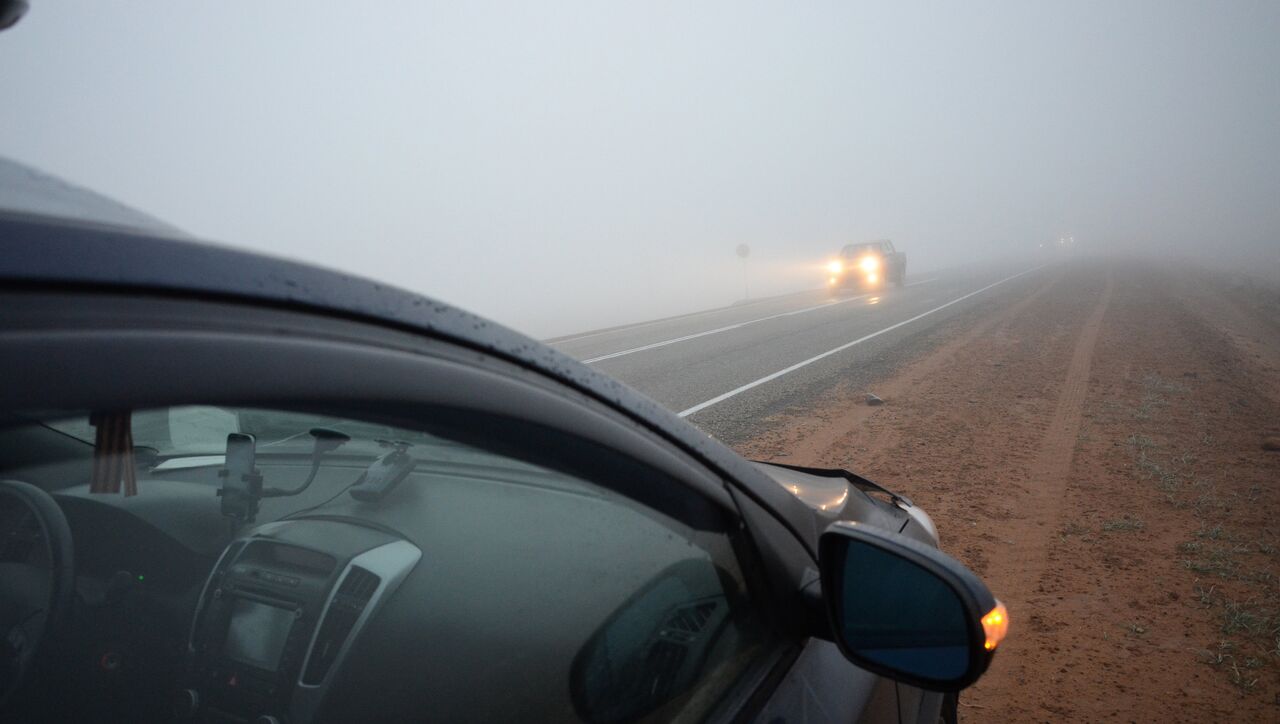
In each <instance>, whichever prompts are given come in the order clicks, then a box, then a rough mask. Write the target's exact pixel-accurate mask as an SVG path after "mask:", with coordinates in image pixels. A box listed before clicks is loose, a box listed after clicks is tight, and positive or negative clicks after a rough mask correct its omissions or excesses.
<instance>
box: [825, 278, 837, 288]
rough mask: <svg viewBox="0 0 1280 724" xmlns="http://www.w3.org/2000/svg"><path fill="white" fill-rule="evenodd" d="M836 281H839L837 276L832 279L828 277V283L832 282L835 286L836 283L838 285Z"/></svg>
mask: <svg viewBox="0 0 1280 724" xmlns="http://www.w3.org/2000/svg"><path fill="white" fill-rule="evenodd" d="M836 281H837V280H836V278H835V277H831V278H830V279H828V280H827V283H828V284H830V285H831V286H835V285H836Z"/></svg>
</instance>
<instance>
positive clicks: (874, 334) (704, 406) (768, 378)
mask: <svg viewBox="0 0 1280 724" xmlns="http://www.w3.org/2000/svg"><path fill="white" fill-rule="evenodd" d="M1046 266H1048V264H1041V265H1040V266H1037V267H1032V268H1031V269H1028V270H1026V271H1023V272H1018V273H1017V274H1014V275H1013V276H1009V277H1005V278H1004V279H1001V280H1000V281H998V282H993V283H991V284H988V285H987V286H985V287H983V288H981V289H979V290H977V291H973V292H969V293H968V294H966V295H964V296H962V297H956V298H955V299H952V300H951V301H949V302H947V303H946V304H940V305H938V306H936V307H934V308H933V309H930V310H929V311H927V312H922V313H920V314H917V315H916V316H914V317H912V318H910V319H905V320H903V321H901V322H898V323H897V324H893V325H890V326H888V327H885V328H884V329H882V330H880V331H879V332H872V333H871V334H868V335H867V336H865V337H859V338H858V339H855V340H853V341H852V342H845V343H844V344H842V345H840V346H839V347H836V348H835V349H829V350H827V351H826V352H823V353H822V354H819V355H814V356H813V357H810V358H809V359H807V360H805V361H803V362H797V363H795V364H793V365H791V366H790V367H786V368H784V369H780V370H778V371H777V372H774V373H773V374H770V375H765V376H764V377H761V378H760V379H758V380H756V381H755V382H748V383H747V384H745V385H743V386H741V387H739V388H737V389H733V390H729V391H728V392H726V393H724V394H723V395H716V396H715V397H712V398H711V399H710V400H707V401H706V402H700V403H698V404H696V405H694V406H693V407H690V408H689V409H687V410H684V411H683V412H681V413H680V417H688V416H690V415H692V414H694V413H695V412H701V411H702V410H705V409H707V408H708V407H711V406H712V405H716V404H719V403H721V402H724V401H725V400H727V399H729V398H730V397H735V396H737V395H740V394H742V393H743V392H746V391H747V390H749V389H751V388H753V387H759V386H760V385H763V384H764V383H766V382H772V381H773V380H776V379H778V378H779V377H781V376H783V375H786V374H790V373H792V372H795V371H796V370H798V369H800V368H801V367H807V366H809V365H811V364H813V363H814V362H817V361H818V360H821V359H825V358H827V357H830V356H831V355H833V354H837V353H839V352H843V351H845V350H846V349H849V348H850V347H852V346H854V345H857V344H862V343H863V342H866V341H867V340H869V339H872V338H874V337H879V336H880V335H882V334H884V333H886V332H892V331H893V330H895V329H897V328H899V327H903V326H906V325H908V324H911V323H912V322H915V321H917V320H920V319H924V318H925V317H927V316H929V315H930V314H933V313H934V312H939V311H942V310H943V309H946V308H947V307H949V306H951V305H952V304H958V303H960V302H963V301H964V300H966V299H968V298H969V297H972V296H974V295H976V294H981V293H983V292H985V291H987V290H988V289H991V288H993V287H998V286H1000V285H1001V284H1004V283H1005V282H1007V281H1012V280H1014V279H1017V278H1018V277H1020V276H1023V275H1024V274H1030V273H1031V272H1033V271H1036V270H1037V269H1043V268H1045V267H1046Z"/></svg>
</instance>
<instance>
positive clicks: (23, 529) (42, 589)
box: [0, 480, 75, 707]
mask: <svg viewBox="0 0 1280 724" xmlns="http://www.w3.org/2000/svg"><path fill="white" fill-rule="evenodd" d="M74 593H75V562H74V558H73V555H72V545H71V529H70V528H69V527H68V526H67V519H66V516H64V515H63V514H62V509H61V508H59V507H58V504H57V503H55V502H54V501H53V498H52V497H50V496H49V494H48V493H46V492H44V491H43V490H41V489H40V488H37V487H36V486H34V485H29V484H27V483H21V482H18V481H16V480H0V636H3V638H0V707H3V706H4V704H5V703H6V702H7V701H8V699H9V697H10V695H12V694H13V693H14V692H15V691H17V690H18V688H19V687H20V686H21V685H22V684H23V682H24V681H26V679H27V677H28V676H29V674H30V671H31V668H32V662H33V661H34V660H35V656H36V652H37V651H38V650H39V648H40V644H41V642H42V641H43V640H44V639H45V636H46V635H47V634H48V633H49V632H50V631H52V630H56V629H57V627H58V626H59V625H60V624H61V623H62V621H63V620H64V619H65V618H66V615H67V611H68V610H70V608H71V601H72V596H73V595H74Z"/></svg>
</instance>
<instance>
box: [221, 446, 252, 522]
mask: <svg viewBox="0 0 1280 724" xmlns="http://www.w3.org/2000/svg"><path fill="white" fill-rule="evenodd" d="M255 457H256V451H255V440H254V437H253V435H246V434H243V433H231V434H230V435H227V455H226V459H225V465H226V466H225V467H223V468H222V469H221V470H219V471H218V477H219V478H222V487H221V488H220V489H219V490H218V497H220V498H221V499H222V514H223V515H224V516H226V517H228V518H233V519H235V520H236V522H237V523H240V524H244V523H252V522H253V521H254V519H255V518H256V517H257V515H258V501H259V500H261V499H262V473H261V472H259V471H258V469H257V468H256V467H255V466H254V462H255Z"/></svg>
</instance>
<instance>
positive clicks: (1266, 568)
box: [1064, 374, 1280, 696]
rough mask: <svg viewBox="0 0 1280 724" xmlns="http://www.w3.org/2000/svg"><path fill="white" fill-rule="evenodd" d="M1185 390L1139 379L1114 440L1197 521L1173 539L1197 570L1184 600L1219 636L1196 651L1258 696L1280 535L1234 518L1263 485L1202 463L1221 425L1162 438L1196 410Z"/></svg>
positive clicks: (1266, 676)
mask: <svg viewBox="0 0 1280 724" xmlns="http://www.w3.org/2000/svg"><path fill="white" fill-rule="evenodd" d="M1190 383H1191V384H1194V381H1191V382H1190ZM1188 389H1189V388H1187V387H1185V386H1184V385H1181V384H1178V383H1175V382H1171V381H1169V380H1166V379H1164V378H1162V377H1160V376H1159V375H1155V374H1148V375H1146V376H1145V377H1143V378H1142V381H1141V388H1140V391H1139V394H1138V400H1137V402H1136V405H1135V406H1134V407H1130V408H1128V410H1127V411H1128V412H1130V413H1131V414H1132V418H1133V419H1134V420H1137V421H1140V422H1139V423H1137V424H1136V425H1135V429H1133V430H1132V431H1131V433H1130V434H1129V435H1128V437H1127V438H1126V439H1124V441H1123V443H1116V444H1117V445H1124V446H1125V447H1127V448H1128V450H1129V452H1130V453H1131V455H1132V458H1131V459H1132V465H1133V468H1132V470H1133V476H1134V478H1135V479H1137V480H1140V481H1143V482H1147V483H1150V484H1151V485H1152V487H1153V488H1154V489H1155V491H1157V492H1158V493H1159V494H1161V495H1162V496H1163V497H1164V499H1165V500H1166V501H1167V502H1168V503H1169V504H1170V505H1171V506H1172V507H1173V508H1175V509H1178V510H1182V511H1185V512H1189V513H1190V514H1191V515H1193V516H1194V517H1195V519H1196V520H1197V524H1198V525H1199V529H1198V530H1195V531H1194V535H1193V536H1191V537H1189V538H1188V539H1187V540H1185V541H1183V542H1182V543H1179V544H1178V545H1177V546H1176V553H1175V559H1176V560H1177V562H1178V563H1179V564H1180V565H1181V567H1182V568H1184V569H1185V570H1187V571H1190V572H1191V573H1193V574H1194V575H1195V576H1196V578H1195V580H1194V581H1193V582H1192V586H1193V590H1194V595H1195V598H1194V599H1192V600H1193V601H1194V602H1193V603H1192V604H1191V605H1193V606H1197V607H1198V608H1199V609H1200V610H1202V611H1204V612H1205V615H1209V616H1212V618H1213V620H1214V622H1215V623H1216V625H1217V629H1218V635H1219V636H1220V640H1219V641H1218V642H1217V643H1216V645H1215V646H1212V647H1211V648H1210V649H1207V650H1204V651H1201V652H1200V655H1199V659H1200V661H1202V662H1203V663H1205V664H1206V665H1208V666H1210V667H1212V668H1213V669H1215V670H1218V671H1221V672H1223V674H1224V676H1225V677H1226V678H1227V679H1228V680H1229V681H1230V682H1231V683H1232V685H1233V686H1235V687H1236V688H1237V689H1238V690H1239V692H1240V694H1241V696H1246V695H1250V694H1252V695H1256V692H1257V691H1259V690H1261V689H1263V688H1265V687H1263V686H1261V685H1260V682H1262V681H1270V680H1271V678H1272V676H1273V673H1274V672H1275V671H1276V670H1277V669H1278V668H1280V580H1278V574H1280V570H1277V569H1276V558H1275V556H1277V555H1278V554H1280V536H1276V535H1275V533H1274V532H1272V531H1271V530H1270V529H1269V528H1268V527H1267V526H1256V525H1253V524H1246V523H1244V522H1242V520H1241V519H1237V518H1236V517H1235V516H1236V515H1237V514H1239V513H1241V512H1244V513H1245V514H1246V516H1247V519H1248V520H1253V518H1254V516H1253V515H1252V514H1249V512H1250V511H1254V510H1256V509H1257V505H1258V504H1259V503H1260V501H1264V500H1266V498H1267V496H1268V495H1269V492H1268V489H1267V488H1266V486H1265V484H1256V485H1247V483H1246V484H1240V482H1243V481H1240V482H1237V481H1233V480H1230V479H1227V478H1221V479H1218V478H1217V476H1218V475H1219V474H1222V473H1219V472H1218V471H1219V470H1220V466H1216V467H1210V466H1208V465H1207V464H1206V463H1203V462H1201V461H1200V459H1199V458H1200V456H1204V457H1205V458H1206V460H1209V461H1212V460H1216V458H1217V453H1216V451H1214V450H1213V449H1211V448H1213V446H1215V445H1219V444H1220V443H1219V442H1218V439H1217V437H1218V436H1217V432H1218V431H1217V430H1215V429H1214V428H1213V427H1212V426H1211V425H1209V424H1208V421H1207V419H1205V418H1204V417H1203V416H1201V417H1200V418H1199V419H1198V420H1194V422H1195V428H1194V429H1195V430H1197V432H1196V433H1195V434H1194V435H1193V437H1191V438H1189V439H1184V438H1181V437H1164V433H1163V432H1162V430H1164V429H1166V427H1167V425H1168V424H1170V423H1172V422H1177V423H1178V424H1187V423H1192V422H1193V418H1195V417H1196V416H1197V414H1199V413H1198V412H1197V411H1196V410H1184V409H1182V407H1181V404H1182V403H1181V400H1180V399H1179V397H1180V395H1181V393H1184V392H1187V391H1188ZM1129 399H1130V400H1133V398H1132V397H1130V398H1129ZM1131 404H1132V403H1131ZM1118 412H1120V414H1123V412H1122V411H1118ZM1174 416H1181V417H1176V418H1175V417H1174ZM1184 417H1185V418H1186V419H1185V420H1184V419H1183V418H1184ZM1184 429H1185V428H1184ZM1198 468H1200V469H1198ZM1206 470H1213V471H1215V472H1214V473H1213V477H1208V476H1205V475H1204V472H1205V471H1206ZM1144 517H1147V516H1144ZM1148 519H1150V518H1149V517H1148ZM1101 527H1102V531H1104V533H1119V532H1125V531H1128V532H1132V531H1139V530H1142V529H1143V521H1142V520H1141V519H1139V518H1137V517H1135V516H1133V515H1131V514H1126V515H1124V516H1123V517H1121V518H1119V519H1115V520H1108V521H1104V522H1103V523H1102V524H1101ZM1065 535H1067V532H1066V531H1064V536H1065ZM1121 628H1123V629H1124V630H1125V631H1126V632H1127V634H1128V635H1130V636H1142V635H1144V634H1145V633H1146V631H1147V627H1146V626H1144V625H1143V624H1141V623H1138V622H1129V623H1125V624H1121Z"/></svg>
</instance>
